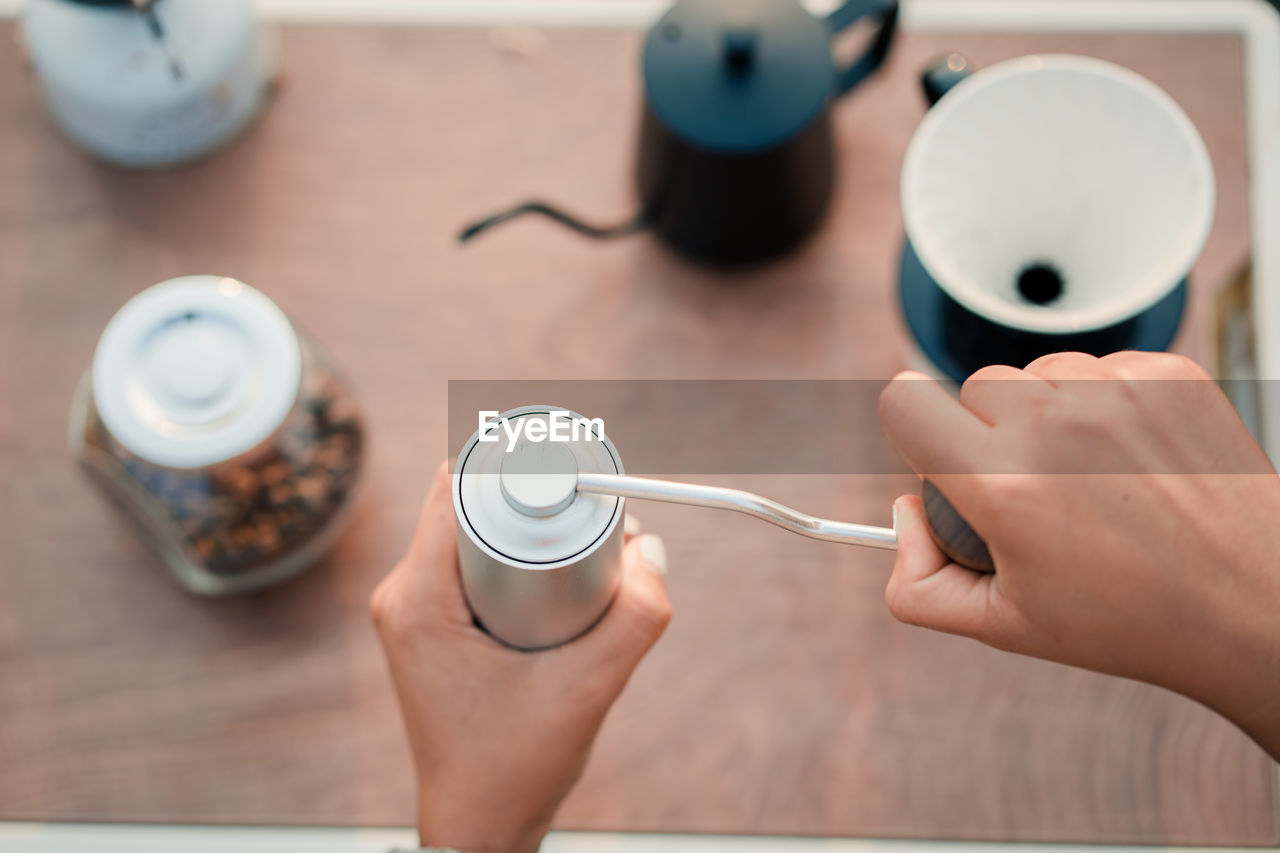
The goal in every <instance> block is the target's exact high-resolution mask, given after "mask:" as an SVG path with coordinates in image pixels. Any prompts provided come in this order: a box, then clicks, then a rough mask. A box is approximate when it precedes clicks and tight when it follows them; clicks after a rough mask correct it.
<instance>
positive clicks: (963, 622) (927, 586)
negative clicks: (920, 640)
mask: <svg viewBox="0 0 1280 853" xmlns="http://www.w3.org/2000/svg"><path fill="white" fill-rule="evenodd" d="M893 509H894V524H895V526H896V528H897V531H898V559H897V561H896V562H895V563H894V564H893V576H892V577H890V578H889V585H888V587H887V588H886V589H885V593H884V597H885V602H886V603H887V604H888V605H889V612H890V613H892V614H893V616H894V618H895V619H897V620H898V621H900V622H906V623H907V624H909V625H919V626H921V627H924V628H932V629H933V630H935V631H945V632H946V633H948V634H959V635H961V636H965V637H972V638H973V639H975V640H982V641H984V642H991V640H992V638H993V635H994V631H995V623H996V618H997V616H998V615H999V613H998V608H999V607H1000V605H1001V604H1002V603H1004V599H1003V596H1002V594H1001V592H1000V588H999V586H998V584H997V583H996V576H995V575H993V574H981V573H978V572H971V571H969V570H968V569H966V568H964V567H962V566H959V565H957V564H955V563H953V562H951V560H950V559H948V557H947V556H946V555H945V554H943V553H942V551H940V550H939V549H938V546H937V545H936V544H935V543H934V541H933V537H932V536H931V535H930V533H929V528H928V522H926V521H925V515H924V506H923V504H922V502H921V500H920V498H918V497H916V496H914V495H910V496H907V497H902V498H898V500H897V502H896V503H895V504H894V505H893Z"/></svg>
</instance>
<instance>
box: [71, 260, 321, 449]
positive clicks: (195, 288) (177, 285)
mask: <svg viewBox="0 0 1280 853" xmlns="http://www.w3.org/2000/svg"><path fill="white" fill-rule="evenodd" d="M301 377H302V354H301V350H300V349H299V345H298V336H297V334H296V333H295V332H294V329H293V326H292V325H291V324H290V323H289V319H288V318H287V317H286V316H285V315H284V312H283V311H281V310H280V309H279V308H278V307H276V304H275V303H274V302H272V301H271V300H270V299H268V298H267V297H265V296H263V295H262V294H261V293H259V292H258V291H256V290H254V289H253V288H252V287H249V286H248V285H247V284H244V283H243V282H239V281H236V280H235V279H232V278H222V277H219V276H212V275H198V276H185V277H182V278H175V279H171V280H169V281H165V282H162V283H160V284H157V285H155V286H154V287H150V288H147V289H146V290H144V291H142V292H141V293H139V294H138V295H137V296H135V297H133V298H132V299H131V300H129V302H128V303H126V304H125V306H124V307H123V308H121V309H120V310H119V312H117V313H116V315H115V316H114V317H112V318H111V322H110V323H108V324H107V328H106V330H105V331H104V332H103V333H102V338H101V339H100V340H99V341H98V349H97V352H96V353H95V354H94V358H93V397H94V405H95V406H96V407H97V409H98V413H99V414H100V415H101V417H102V422H103V424H104V425H105V426H106V428H107V430H108V431H109V432H110V433H111V435H112V436H113V437H114V438H115V439H116V440H117V441H119V442H120V444H122V445H123V446H124V447H125V448H127V449H128V450H129V451H130V452H131V453H134V454H135V455H137V456H139V457H141V458H143V459H146V460H147V461H149V462H153V463H155V464H157V465H163V466H166V467H170V468H199V467H203V466H206V465H212V464H215V463H218V462H224V461H227V460H229V459H234V458H235V457H237V456H239V455H241V454H243V453H246V452H248V451H250V450H252V449H254V448H255V447H257V446H258V445H259V444H261V443H262V442H263V441H264V440H266V439H267V438H268V437H269V436H270V435H271V434H272V433H273V432H274V431H275V430H276V428H277V427H279V426H280V424H281V423H282V422H283V421H284V419H285V416H286V415H288V413H289V411H290V410H291V409H292V408H293V404H294V402H295V400H296V399H297V396H298V389H299V385H300V382H301Z"/></svg>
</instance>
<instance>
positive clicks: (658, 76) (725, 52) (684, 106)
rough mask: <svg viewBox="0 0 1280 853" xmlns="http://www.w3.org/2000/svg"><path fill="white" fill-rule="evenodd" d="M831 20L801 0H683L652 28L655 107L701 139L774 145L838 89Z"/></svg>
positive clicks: (720, 144)
mask: <svg viewBox="0 0 1280 853" xmlns="http://www.w3.org/2000/svg"><path fill="white" fill-rule="evenodd" d="M830 40H831V29H830V27H829V26H828V25H827V23H826V22H825V21H823V20H820V19H818V18H815V17H814V16H813V15H811V14H809V13H808V12H807V11H805V9H804V8H803V7H801V6H800V4H799V3H797V2H795V0H680V2H677V3H676V4H675V5H674V6H673V7H671V9H670V10H669V11H668V12H667V13H666V15H664V16H663V17H662V19H661V20H659V21H658V23H657V24H656V25H655V26H654V28H653V29H652V30H650V32H649V36H648V40H647V42H646V44H645V49H644V84H645V92H646V94H647V97H648V103H649V107H650V109H651V110H652V111H653V113H654V114H655V115H656V117H657V118H658V119H659V120H660V121H661V122H662V123H663V124H664V125H666V127H667V128H668V129H669V130H670V131H671V132H672V133H674V134H675V135H676V136H678V137H681V138H682V139H684V140H685V141H686V142H688V143H690V144H693V145H696V146H698V147H700V148H704V149H709V150H713V151H720V152H734V153H746V152H751V151H761V150H766V149H769V148H773V147H775V146H777V145H779V144H781V143H783V142H785V141H786V140H788V139H790V138H791V137H793V136H795V135H796V134H798V133H799V132H800V131H802V130H804V129H805V128H806V127H808V126H809V125H810V123H812V122H813V121H814V120H815V119H816V118H817V117H818V115H819V114H820V113H821V112H822V110H823V109H825V108H826V105H827V102H828V101H829V100H830V99H831V98H832V97H833V95H835V94H836V90H837V80H836V76H837V75H836V67H835V63H834V61H833V60H832V57H831V44H830Z"/></svg>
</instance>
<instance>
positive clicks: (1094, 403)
mask: <svg viewBox="0 0 1280 853" xmlns="http://www.w3.org/2000/svg"><path fill="white" fill-rule="evenodd" d="M881 419H882V422H883V426H884V430H885V433H886V435H887V436H888V437H889V439H890V441H891V442H892V443H893V444H894V446H895V447H896V448H897V449H898V450H899V452H901V453H902V455H903V456H904V457H905V458H906V459H907V461H908V462H909V463H910V464H911V465H912V467H913V468H914V469H915V470H916V471H917V472H918V473H920V474H921V475H922V476H926V477H928V478H929V479H930V480H931V481H932V482H933V483H934V484H935V485H937V486H938V488H939V489H940V490H941V491H942V492H943V494H944V495H946V497H947V498H948V500H949V501H950V502H951V503H952V504H953V505H954V506H955V507H956V509H957V510H958V511H959V512H960V513H961V515H963V516H964V517H965V518H966V520H967V521H968V522H969V523H970V525H971V526H972V527H973V528H974V530H975V531H976V532H977V533H978V534H979V535H980V536H982V538H983V539H985V540H986V541H987V544H988V546H989V548H990V550H991V554H992V556H993V558H994V561H995V568H996V570H995V573H994V574H978V573H974V572H971V571H968V570H966V569H964V568H961V567H960V566H958V565H956V564H954V563H952V562H950V560H948V559H947V558H946V557H945V556H944V555H943V553H942V552H941V551H940V550H939V549H938V547H937V546H936V545H935V543H934V542H933V540H932V538H931V536H930V535H929V532H928V529H927V527H926V525H925V521H924V516H923V511H922V507H921V503H920V500H919V498H916V497H904V498H901V499H899V501H898V502H897V504H896V505H895V511H896V514H897V524H898V531H899V551H898V558H897V562H896V564H895V566H894V571H893V576H892V578H891V579H890V582H889V585H888V589H887V590H886V599H887V601H888V604H889V609H890V610H891V611H892V613H893V614H894V616H896V617H897V618H898V619H900V620H902V621H905V622H909V623H911V624H915V625H922V626H925V627H929V628H934V629H937V630H940V631H946V632H949V633H955V634H961V635H964V636H968V637H972V638H974V639H977V640H981V641H982V642H985V643H988V644H990V645H992V646H995V647H997V648H1001V649H1005V650H1008V651H1013V652H1018V653H1021V654H1027V655H1033V656H1036V657H1041V658H1046V659H1049V660H1054V661H1058V662H1061V663H1066V664H1071V665H1074V666H1080V667H1085V668H1088V669H1092V670H1096V671H1099V672H1105V673H1110V674H1114V675H1120V676H1125V677H1129V678H1136V679H1140V680H1143V681H1148V682H1151V683H1154V684H1158V685H1161V686H1164V687H1168V688H1170V689H1173V690H1177V691H1179V692H1181V693H1184V694H1186V695H1188V696H1190V697H1192V698H1194V699H1197V700H1199V701H1201V702H1203V703H1205V704H1206V705H1209V706H1210V707H1213V708H1214V709H1216V710H1218V711H1219V712H1220V713H1222V714H1224V715H1225V716H1227V717H1229V718H1230V719H1232V720H1234V721H1235V722H1236V723H1237V724H1238V725H1240V726H1241V727H1242V728H1243V729H1245V731H1247V732H1248V733H1249V734H1250V735H1251V736H1253V737H1254V738H1255V739H1256V740H1257V741H1258V742H1259V743H1261V744H1262V745H1263V747H1265V748H1266V749H1267V750H1268V751H1269V752H1270V753H1271V754H1272V755H1273V756H1275V757H1277V758H1280V477H1277V476H1276V473H1275V469H1274V468H1273V467H1272V465H1271V463H1270V462H1269V461H1268V459H1267V457H1266V455H1265V454H1264V453H1263V451H1262V449H1261V448H1260V447H1259V446H1258V444H1257V443H1256V442H1255V441H1254V439H1253V437H1252V436H1251V435H1250V434H1249V431H1248V429H1247V428H1246V427H1245V425H1244V423H1243V422H1242V421H1241V420H1240V418H1239V416H1238V415H1237V414H1236V412H1235V410H1234V409H1233V408H1232V406H1231V403H1230V402H1229V401H1228V400H1227V398H1226V396H1225V395H1224V394H1223V393H1222V391H1221V389H1220V388H1219V387H1218V386H1217V384H1216V383H1214V382H1213V381H1212V380H1211V379H1210V378H1209V377H1208V375H1207V374H1205V373H1204V371H1203V370H1201V369H1200V368H1199V367H1198V366H1196V365H1195V364H1194V363H1193V362H1191V361H1189V360H1187V359H1185V358H1182V357H1180V356H1174V355H1168V354H1152V353H1136V352H1125V353H1119V354H1116V355H1113V356H1107V357H1105V358H1102V359H1097V358H1093V357H1092V356H1087V355H1082V354H1079V353H1064V354H1060V355H1053V356H1048V357H1046V358H1042V359H1040V360H1038V361H1036V362H1033V363H1032V364H1031V365H1029V366H1028V367H1027V368H1026V369H1025V370H1016V369H1014V368H1011V367H991V368H986V369H984V370H981V371H979V372H978V373H976V374H974V376H972V377H971V378H970V379H969V381H967V382H966V383H965V384H964V386H963V388H962V389H961V392H960V398H959V400H956V399H955V398H954V397H952V396H951V395H950V394H949V393H948V392H947V391H946V390H944V389H943V388H942V387H941V386H940V385H938V384H937V383H935V382H932V381H929V380H928V379H927V378H926V377H924V376H922V375H921V374H913V373H906V374H902V375H900V376H899V377H897V378H896V379H895V380H894V381H893V382H891V383H890V384H889V386H888V387H887V388H886V389H885V391H884V394H883V396H882V398H881Z"/></svg>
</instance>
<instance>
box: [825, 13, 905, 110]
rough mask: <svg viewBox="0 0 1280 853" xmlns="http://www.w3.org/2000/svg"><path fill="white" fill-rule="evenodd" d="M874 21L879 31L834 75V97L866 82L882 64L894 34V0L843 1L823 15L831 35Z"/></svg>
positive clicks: (896, 22) (895, 25) (895, 30)
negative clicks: (830, 11)
mask: <svg viewBox="0 0 1280 853" xmlns="http://www.w3.org/2000/svg"><path fill="white" fill-rule="evenodd" d="M868 17H870V18H874V19H876V21H878V22H879V29H878V30H876V34H875V36H874V37H873V38H872V39H871V44H870V45H869V46H868V47H867V49H866V50H865V51H864V52H863V54H862V55H861V56H859V57H858V58H857V59H855V60H854V61H853V62H851V63H850V64H849V65H847V66H845V67H844V68H842V69H840V70H838V71H837V72H836V95H837V97H838V96H840V95H843V94H845V93H846V92H848V91H850V90H851V89H853V88H854V87H855V86H857V85H858V84H859V83H861V82H862V81H863V80H866V79H867V78H868V77H870V76H871V75H872V74H874V73H875V72H876V71H877V70H879V68H880V66H881V65H883V64H884V60H885V57H887V56H888V55H889V48H890V47H892V46H893V37H894V34H895V33H897V31H898V0H845V2H844V3H843V4H841V5H840V6H839V7H838V8H836V10H835V11H833V12H832V13H831V14H829V15H827V18H826V21H827V28H828V29H830V30H831V32H832V34H835V33H838V32H840V31H841V30H843V29H845V28H846V27H849V26H852V25H853V24H855V23H856V22H858V21H860V20H862V19H863V18H868Z"/></svg>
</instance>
